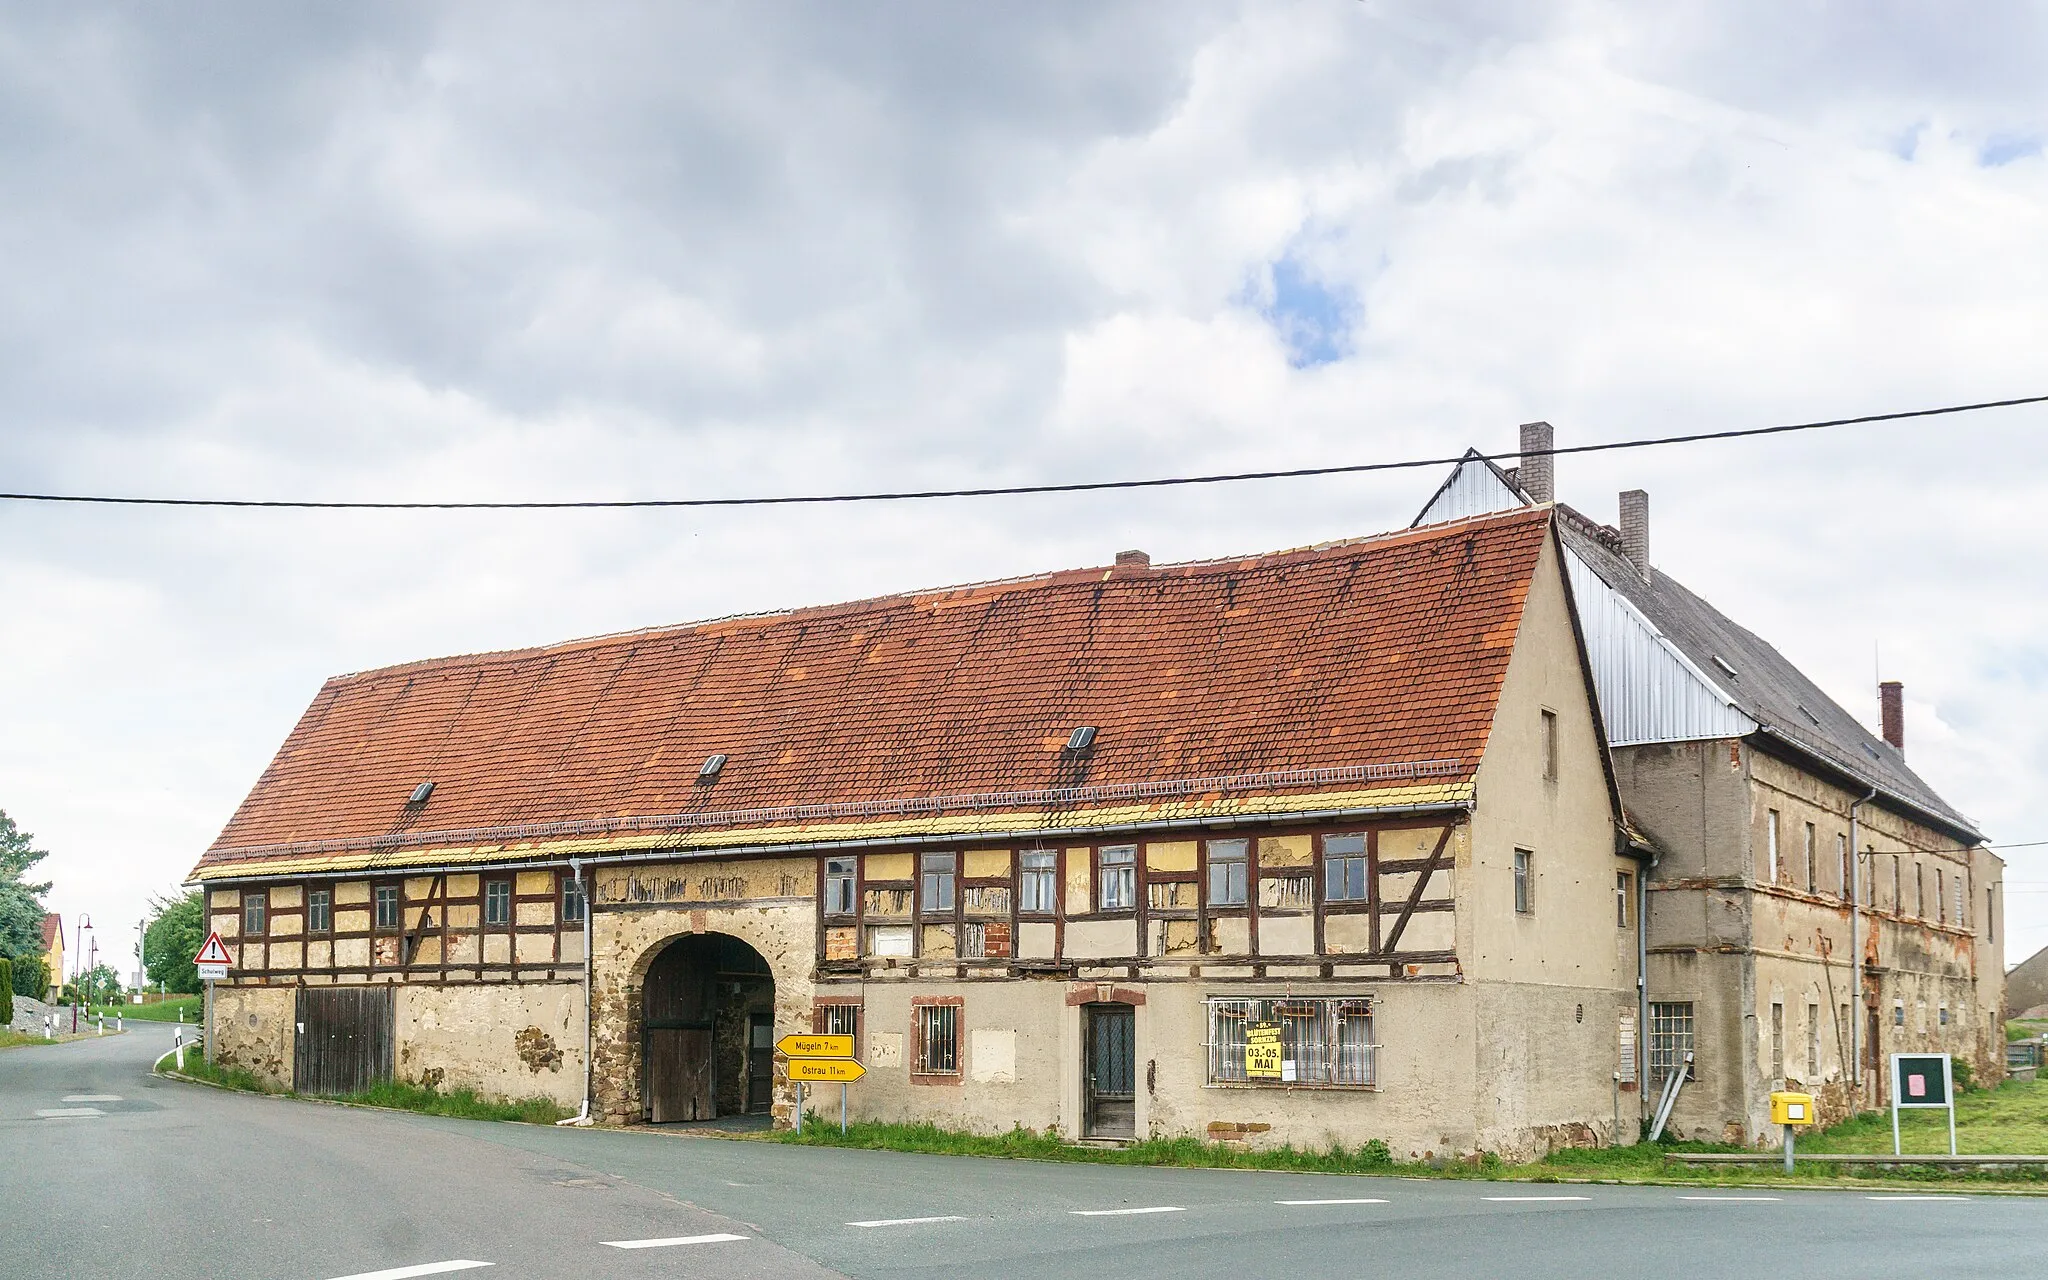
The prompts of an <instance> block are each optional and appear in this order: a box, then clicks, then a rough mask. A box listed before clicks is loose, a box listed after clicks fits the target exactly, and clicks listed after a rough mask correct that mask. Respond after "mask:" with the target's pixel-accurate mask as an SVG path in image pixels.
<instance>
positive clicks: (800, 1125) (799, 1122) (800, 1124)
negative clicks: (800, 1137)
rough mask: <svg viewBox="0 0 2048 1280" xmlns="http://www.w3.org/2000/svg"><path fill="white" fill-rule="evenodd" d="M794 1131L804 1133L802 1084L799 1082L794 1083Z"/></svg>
mask: <svg viewBox="0 0 2048 1280" xmlns="http://www.w3.org/2000/svg"><path fill="white" fill-rule="evenodd" d="M796 1131H797V1133H798V1134H802V1133H803V1131H804V1082H803V1081H801V1080H799V1081H797V1082H796Z"/></svg>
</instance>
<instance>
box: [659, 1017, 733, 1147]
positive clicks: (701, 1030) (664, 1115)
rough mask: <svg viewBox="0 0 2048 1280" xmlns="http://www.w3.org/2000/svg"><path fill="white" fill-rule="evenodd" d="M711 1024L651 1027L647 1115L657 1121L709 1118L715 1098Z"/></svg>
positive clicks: (711, 1114)
mask: <svg viewBox="0 0 2048 1280" xmlns="http://www.w3.org/2000/svg"><path fill="white" fill-rule="evenodd" d="M716 1083H717V1082H716V1081H715V1080H714V1079H713V1078H712V1071H711V1028H710V1027H649V1028H648V1029H647V1118H648V1119H649V1120H652V1121H653V1122H654V1123H656V1124H669V1123H671V1122H673V1121H677V1120H709V1119H711V1118H712V1117H714V1116H716V1115H717V1114H718V1111H717V1109H716V1104H715V1103H714V1102H713V1101H712V1099H713V1098H714V1097H715V1096H716V1094H715V1092H714V1090H713V1086H714V1085H715V1084H716Z"/></svg>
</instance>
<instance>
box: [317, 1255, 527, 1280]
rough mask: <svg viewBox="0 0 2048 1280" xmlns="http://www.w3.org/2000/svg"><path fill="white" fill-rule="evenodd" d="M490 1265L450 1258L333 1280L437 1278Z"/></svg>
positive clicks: (339, 1277)
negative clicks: (444, 1260)
mask: <svg viewBox="0 0 2048 1280" xmlns="http://www.w3.org/2000/svg"><path fill="white" fill-rule="evenodd" d="M490 1265H491V1264H490V1263H488V1262H476V1261H472V1260H471V1259H469V1258H451V1259H449V1260H448V1261H446V1262H422V1263H420V1264H419V1265H418V1266H416V1267H393V1268H391V1269H390V1270H389V1271H363V1272H358V1273H357V1274H355V1275H352V1276H337V1277H335V1280H409V1277H412V1276H438V1275H440V1274H441V1273H442V1272H444V1271H468V1270H471V1269H472V1268H475V1267H488V1266H490Z"/></svg>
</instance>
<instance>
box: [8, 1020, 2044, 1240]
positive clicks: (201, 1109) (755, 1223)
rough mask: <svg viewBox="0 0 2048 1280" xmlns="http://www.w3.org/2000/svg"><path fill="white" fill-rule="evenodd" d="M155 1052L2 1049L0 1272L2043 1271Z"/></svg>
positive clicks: (1787, 1233) (154, 1035)
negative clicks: (355, 1098)
mask: <svg viewBox="0 0 2048 1280" xmlns="http://www.w3.org/2000/svg"><path fill="white" fill-rule="evenodd" d="M169 1039H170V1033H169V1032H168V1031H167V1030H159V1029H157V1028H143V1029H141V1030H131V1031H130V1032H129V1034H127V1035H125V1036H120V1037H110V1038H108V1039H105V1040H89V1041H81V1042H78V1043H75V1044H70V1045H60V1046H54V1047H49V1048H41V1047H38V1048H28V1049H15V1050H9V1051H6V1052H4V1053H0V1224H4V1230H0V1277H9V1278H12V1277H24V1278H26V1277H42V1276H64V1277H73V1276H108V1277H115V1276H149V1277H185V1276H192V1277H242V1276H248V1277H275V1278H276V1280H338V1278H340V1277H359V1276H370V1275H378V1274H380V1273H386V1274H389V1275H390V1276H392V1277H393V1280H396V1277H400V1276H411V1275H430V1274H443V1273H448V1274H460V1271H458V1270H457V1269H456V1268H455V1267H453V1266H444V1265H440V1264H454V1263H470V1264H485V1263H488V1264H489V1273H490V1274H493V1275H503V1276H506V1277H512V1276H539V1277H554V1276H577V1277H584V1276H592V1277H637V1276H707V1277H709V1276H718V1277H757V1276H827V1275H833V1274H841V1275H849V1276H862V1277H867V1276H874V1277H909V1276H953V1275H961V1274H966V1273H970V1272H971V1273H973V1274H974V1275H976V1276H977V1277H1004V1276H1018V1277H1069V1276H1087V1275H1102V1276H1116V1277H1152V1276H1160V1277H1175V1278H1176V1280H1185V1278H1186V1277H1192V1276H1229V1277H1233V1280H1275V1278H1282V1280H1310V1278H1313V1277H1325V1276H1327V1277H1338V1276H1342V1277H1357V1276H1374V1275H1393V1276H1400V1277H1403V1280H1433V1278H1435V1277H1474V1276H1486V1277H1493V1276H1514V1277H1517V1278H1518V1280H1540V1278H1545V1277H1572V1278H1574V1280H1576V1278H1578V1277H1603V1276H1651V1277H1672V1278H1674V1280H1677V1278H1680V1277H1684V1278H1686V1280H1716V1278H1719V1277H1754V1276H1760V1275H1786V1276H1799V1277H1833V1276H1841V1277H1855V1278H1856V1280H1876V1278H1881V1277H1902V1278H1903V1277H1911V1278H1913V1280H1920V1278H1923V1277H1929V1276H1937V1275H1947V1274H1957V1275H1968V1276H1970V1277H1972V1280H1992V1278H1994V1277H2007V1276H2012V1277H2019V1276H2027V1277H2036V1276H2040V1275H2043V1274H2048V1200H2041V1199H2022V1198H2009V1197H1996V1196H1983V1195H1977V1196H1960V1197H1955V1196H1899V1195H1895V1194H1888V1195H1877V1194H1867V1193H1862V1192H1793V1191H1787V1192H1778V1193H1768V1192H1737V1191H1729V1192H1713V1191H1700V1190H1687V1189H1680V1188H1649V1187H1584V1186H1571V1185H1536V1186H1532V1185H1528V1184H1507V1183H1468V1182H1432V1181H1408V1180H1403V1179H1399V1178H1333V1177H1314V1176H1303V1175H1295V1174H1264V1173H1235V1172H1217V1171H1209V1170H1172V1169H1120V1168H1103V1167H1092V1166H1084V1165H1043V1164H1029V1163H1019V1162H1010V1161H976V1160H961V1159H952V1158H947V1157H933V1156H907V1155H896V1154H892V1153H886V1152H854V1151H832V1150H822V1149H812V1148H796V1147H782V1146H774V1145H769V1144H764V1143H751V1142H733V1141H723V1140H718V1139H709V1138H698V1137H683V1136H674V1135H669V1134H658V1133H630V1132H610V1131H602V1130H586V1131H573V1130H555V1129H542V1128H534V1127H529V1126H524V1125H491V1124H475V1123H469V1122H464V1121H453V1120H441V1119H434V1118H428V1117H419V1116H409V1115H397V1114H391V1113H385V1112H373V1111H359V1110H354V1109H349V1108H342V1107H332V1106H322V1105H319V1104H314V1103H305V1102H292V1101H286V1100H282V1099H272V1098H254V1097H246V1096H242V1095H236V1094H227V1093H222V1092H219V1091H216V1090H210V1089H203V1088H199V1087H196V1086H191V1085H181V1084H176V1083H172V1082H168V1081H162V1080H157V1079H154V1078H152V1077H150V1076H149V1074H148V1068H149V1064H150V1062H151V1061H152V1060H153V1059H154V1058H155V1057H156V1055H157V1054H158V1053H159V1052H161V1050H162V1049H163V1048H164V1047H167V1046H168V1043H169ZM731 1237H738V1238H731ZM649 1242H661V1243H649ZM619 1244H628V1245H641V1246H643V1247H635V1248H620V1247H618V1245H619ZM468 1269H469V1270H478V1271H481V1270H483V1268H482V1267H481V1266H476V1265H473V1266H471V1267H470V1268H468Z"/></svg>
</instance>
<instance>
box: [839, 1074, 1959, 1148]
mask: <svg viewBox="0 0 2048 1280" xmlns="http://www.w3.org/2000/svg"><path fill="white" fill-rule="evenodd" d="M1949 1114H1950V1117H1951V1118H1950V1120H1949V1140H1948V1145H1950V1146H1951V1147H1953V1146H1954V1145H1956V1140H1955V1120H1954V1118H1953V1117H1954V1114H1955V1113H1954V1112H1950V1113H1949ZM839 1136H840V1137H842V1138H843V1137H845V1136H846V1086H845V1085H843V1084H842V1085H840V1086H839Z"/></svg>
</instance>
